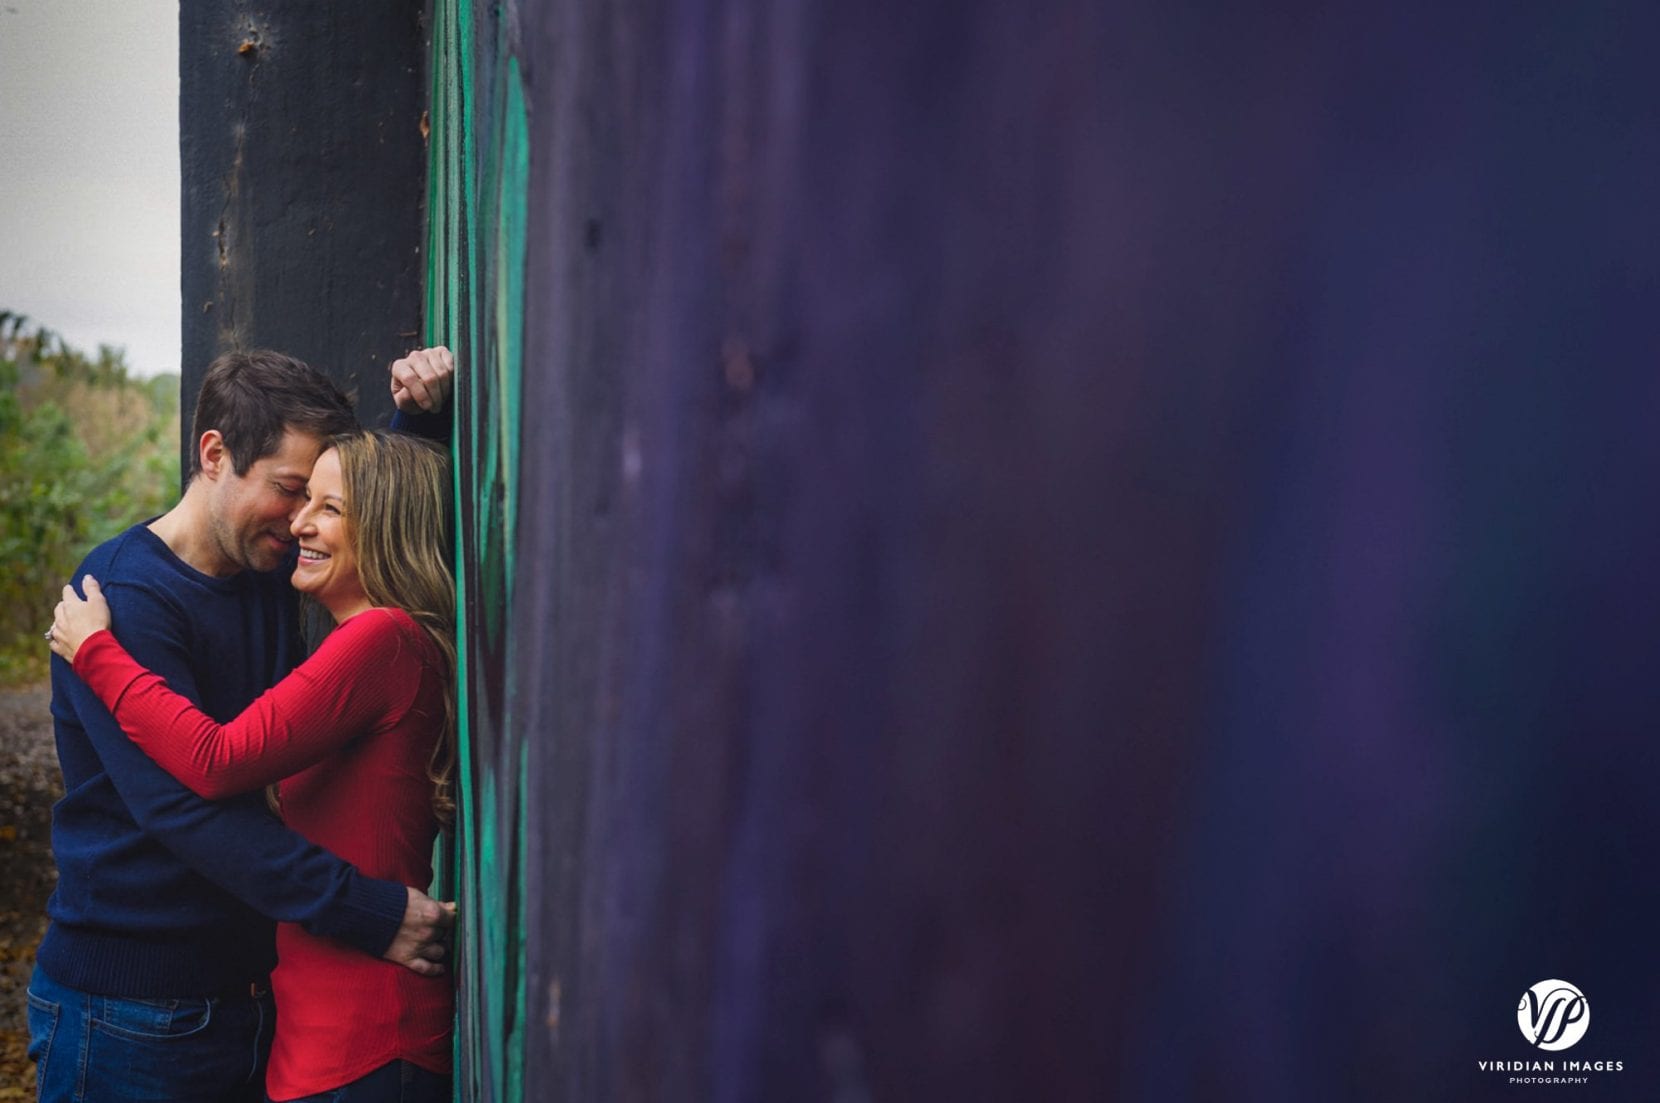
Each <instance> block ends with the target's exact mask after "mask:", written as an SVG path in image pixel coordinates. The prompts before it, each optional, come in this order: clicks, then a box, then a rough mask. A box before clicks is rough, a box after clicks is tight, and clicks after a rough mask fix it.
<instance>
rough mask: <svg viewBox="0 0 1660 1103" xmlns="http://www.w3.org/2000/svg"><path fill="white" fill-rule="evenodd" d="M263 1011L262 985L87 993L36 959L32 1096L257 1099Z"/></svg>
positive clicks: (99, 1101)
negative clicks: (207, 993)
mask: <svg viewBox="0 0 1660 1103" xmlns="http://www.w3.org/2000/svg"><path fill="white" fill-rule="evenodd" d="M273 1020H274V1014H273V1010H272V1004H271V997H270V995H269V994H268V993H267V994H265V995H262V996H258V997H255V996H251V995H247V994H238V995H227V996H212V997H204V998H201V999H157V1000H137V999H122V998H117V997H115V996H95V995H93V994H92V993H90V992H82V991H80V990H79V989H75V988H70V987H68V986H66V985H62V984H59V983H57V982H56V981H54V980H53V979H52V978H51V977H48V976H47V975H46V974H45V973H43V972H41V971H40V969H39V968H38V967H37V968H36V969H35V973H34V976H33V977H32V978H31V979H30V981H29V1056H30V1057H31V1058H32V1059H33V1060H34V1062H35V1085H36V1088H37V1089H38V1090H39V1092H40V1100H41V1103H257V1101H259V1100H262V1099H263V1098H264V1096H265V1059H266V1057H267V1056H268V1055H269V1053H270V1050H271V1027H272V1023H273Z"/></svg>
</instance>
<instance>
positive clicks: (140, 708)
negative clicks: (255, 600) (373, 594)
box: [75, 609, 420, 800]
mask: <svg viewBox="0 0 1660 1103" xmlns="http://www.w3.org/2000/svg"><path fill="white" fill-rule="evenodd" d="M401 616H402V614H398V613H393V612H392V611H390V610H384V609H371V610H369V611H368V612H364V613H360V614H358V615H357V616H354V617H351V618H350V619H348V620H347V621H346V622H345V623H344V624H342V625H341V626H340V627H339V628H336V629H335V630H334V632H332V633H331V634H330V635H329V637H328V638H327V639H325V640H324V641H323V644H322V646H321V647H319V648H318V649H317V651H316V653H315V654H313V655H312V656H311V657H310V658H308V659H307V660H306V661H305V662H303V663H301V664H300V665H299V666H298V667H296V668H295V670H294V672H293V673H292V674H290V675H289V676H288V677H286V678H284V679H283V680H282V681H280V682H278V683H277V684H276V685H275V686H273V687H272V688H271V689H269V690H267V691H266V692H265V693H264V694H263V695H262V696H261V697H260V698H259V699H258V700H256V701H254V702H253V703H252V704H251V705H249V706H248V707H247V708H246V709H245V710H243V712H242V714H241V715H240V716H238V717H237V718H236V719H234V720H232V721H230V722H228V723H225V724H219V723H216V722H215V721H214V719H213V718H212V717H211V716H209V715H207V714H206V713H204V712H203V711H202V710H201V709H199V708H197V707H196V706H195V705H194V704H192V703H191V701H190V699H189V698H187V697H183V696H181V695H179V694H177V693H175V692H173V691H172V690H171V689H169V688H168V687H167V683H166V682H165V681H164V680H163V679H162V678H161V677H160V675H157V674H152V673H150V672H149V671H148V670H146V669H144V667H142V666H140V665H139V664H138V662H137V660H135V659H134V658H133V657H132V656H131V655H129V654H127V652H126V650H125V649H124V648H123V647H122V646H121V644H120V643H119V642H118V641H117V640H116V638H115V635H114V633H112V632H108V631H102V632H95V633H93V634H92V635H91V636H89V637H87V639H86V642H84V643H83V644H81V646H80V649H79V650H77V651H76V652H75V673H76V674H78V675H80V677H81V679H82V680H83V681H85V682H86V684H87V685H88V686H89V687H91V689H92V691H93V692H94V693H96V694H97V695H98V697H99V699H100V700H102V701H103V702H104V704H105V705H106V706H107V707H108V708H109V710H110V712H111V713H113V714H114V716H115V719H116V720H117V721H118V722H119V723H120V725H121V729H122V730H123V731H125V732H126V733H127V735H128V736H129V737H131V739H132V741H133V742H134V743H136V744H138V746H139V748H140V749H142V750H143V751H144V753H145V754H147V755H149V756H150V757H151V758H153V759H155V760H156V763H157V764H158V765H160V766H161V768H162V769H164V770H166V771H167V772H168V773H170V774H172V775H173V776H174V777H176V778H178V779H179V781H180V782H181V783H183V784H184V785H185V786H187V787H188V788H190V789H191V790H192V791H193V792H195V793H196V794H197V795H199V796H202V797H206V798H208V799H209V800H218V799H221V798H223V797H228V796H233V795H235V794H237V793H245V792H248V791H250V790H253V789H258V788H260V787H261V786H264V785H269V784H270V783H272V782H274V781H280V780H281V779H283V778H285V777H289V776H290V775H292V774H296V773H298V772H299V771H301V770H303V769H305V768H306V767H308V766H311V765H314V764H315V763H317V762H320V761H321V760H322V759H324V758H326V757H328V756H329V755H330V754H333V753H334V752H335V751H337V750H339V749H340V748H341V747H343V746H345V745H346V744H347V743H348V742H350V741H351V740H352V739H354V738H356V737H357V736H360V735H364V734H367V733H368V732H370V731H373V730H374V729H375V728H376V727H378V726H379V725H380V724H381V722H382V721H384V720H385V719H387V718H388V717H391V716H394V715H397V714H398V713H400V712H401V711H402V710H403V709H404V708H406V707H407V706H408V704H409V702H410V700H411V699H412V697H413V696H414V693H415V691H416V690H417V689H418V688H419V685H420V659H419V653H418V652H417V651H416V649H415V644H414V641H413V640H411V639H409V638H408V637H406V636H405V634H404V632H403V631H402V629H401V628H400V626H399V624H398V619H397V618H400V617H401Z"/></svg>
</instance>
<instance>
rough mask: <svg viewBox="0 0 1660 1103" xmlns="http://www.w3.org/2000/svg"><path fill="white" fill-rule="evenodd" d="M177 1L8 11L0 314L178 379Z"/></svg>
mask: <svg viewBox="0 0 1660 1103" xmlns="http://www.w3.org/2000/svg"><path fill="white" fill-rule="evenodd" d="M178 13H179V7H178V2H177V0H0V309H4V310H11V311H14V312H15V311H20V312H22V313H24V314H27V315H29V316H30V318H31V319H32V320H33V321H35V322H38V323H40V324H42V325H45V326H46V327H47V328H49V329H52V330H55V331H57V332H58V333H59V334H61V335H62V336H63V338H64V340H66V341H68V342H69V343H70V344H71V345H74V346H76V347H77V348H81V349H83V350H84V351H86V352H88V353H92V352H95V351H96V350H97V347H98V345H100V344H109V345H120V346H124V347H125V348H126V350H127V364H128V366H129V367H131V368H132V369H133V371H134V373H135V374H137V375H144V376H148V375H155V374H157V373H160V372H176V371H178V370H179V14H178Z"/></svg>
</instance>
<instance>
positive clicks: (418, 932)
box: [380, 885, 455, 977]
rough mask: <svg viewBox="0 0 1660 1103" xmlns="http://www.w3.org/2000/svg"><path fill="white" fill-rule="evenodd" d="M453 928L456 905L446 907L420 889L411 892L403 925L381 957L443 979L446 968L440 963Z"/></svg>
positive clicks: (410, 890) (422, 973) (413, 970)
mask: <svg viewBox="0 0 1660 1103" xmlns="http://www.w3.org/2000/svg"><path fill="white" fill-rule="evenodd" d="M405 887H406V888H408V886H407V885H406V886H405ZM453 926H455V905H454V904H442V903H439V902H438V901H437V900H434V899H433V898H432V897H430V896H428V895H427V894H426V893H424V892H422V891H421V890H420V889H414V888H412V889H409V906H408V907H407V908H405V909H404V913H403V926H401V927H399V928H398V936H397V937H396V938H394V939H393V940H392V945H390V946H388V947H387V948H386V952H385V953H384V954H382V955H380V956H381V957H383V958H385V959H386V960H387V961H391V962H395V963H397V964H398V965H402V966H403V967H404V968H406V969H408V970H410V971H411V972H415V973H419V974H421V975H422V976H423V977H441V976H443V975H444V967H443V966H442V965H440V964H438V963H439V962H440V961H443V960H444V941H443V940H444V938H445V936H446V935H447V933H448V932H449V929H450V928H451V927H453Z"/></svg>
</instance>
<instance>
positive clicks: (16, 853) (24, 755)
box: [0, 685, 63, 1100]
mask: <svg viewBox="0 0 1660 1103" xmlns="http://www.w3.org/2000/svg"><path fill="white" fill-rule="evenodd" d="M50 701H51V692H50V690H49V688H48V687H47V686H45V685H40V686H29V687H25V688H23V689H0V1100H13V1099H33V1098H34V1088H35V1073H34V1066H33V1065H32V1064H30V1063H29V1060H28V1058H27V1056H26V1055H25V1051H26V1049H27V1046H28V1036H29V1030H28V1025H27V1021H26V1019H25V1017H24V1009H25V1007H26V1002H25V999H24V991H25V989H26V988H27V987H28V983H29V973H30V971H31V970H32V969H33V968H34V961H35V947H36V946H37V945H39V944H40V936H41V935H42V934H43V933H44V932H45V930H46V898H47V897H48V896H50V895H51V893H52V885H53V884H54V883H55V882H56V881H57V878H58V873H57V869H56V868H55V867H54V866H53V864H52V847H51V830H52V804H53V802H54V801H56V800H57V799H58V798H59V797H60V796H62V795H63V778H62V775H61V774H59V772H58V756H57V753H56V751H55V750H54V749H53V746H52V718H51V713H50V712H49V710H48V706H49V704H50Z"/></svg>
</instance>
